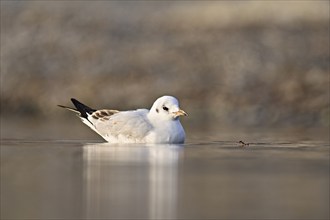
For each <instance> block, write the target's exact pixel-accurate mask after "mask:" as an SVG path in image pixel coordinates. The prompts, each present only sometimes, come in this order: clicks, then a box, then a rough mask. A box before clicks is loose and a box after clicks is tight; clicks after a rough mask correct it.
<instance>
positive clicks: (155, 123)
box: [60, 96, 187, 144]
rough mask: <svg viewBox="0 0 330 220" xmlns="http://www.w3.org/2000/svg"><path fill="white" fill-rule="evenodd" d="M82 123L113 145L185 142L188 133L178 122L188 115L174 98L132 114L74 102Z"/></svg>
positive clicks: (159, 100)
mask: <svg viewBox="0 0 330 220" xmlns="http://www.w3.org/2000/svg"><path fill="white" fill-rule="evenodd" d="M71 101H72V102H73V104H74V105H75V107H76V108H77V109H73V108H70V107H66V106H60V107H63V108H67V109H69V110H71V111H74V112H77V113H78V116H79V117H80V118H81V120H82V121H83V123H85V124H86V125H87V126H88V127H90V128H91V129H92V130H94V131H95V132H96V133H98V134H99V135H100V136H102V137H103V138H104V139H105V140H106V141H108V142H110V143H170V144H172V143H173V144H180V143H184V140H185V132H184V129H183V127H182V125H181V123H180V121H179V116H180V115H187V114H186V113H185V112H184V111H183V110H181V109H180V108H179V103H178V101H177V99H176V98H174V97H172V96H163V97H160V98H159V99H157V100H156V101H155V103H154V104H153V106H152V108H151V109H150V110H148V109H137V110H132V111H118V110H108V109H103V110H94V109H92V108H90V107H88V106H86V105H84V104H82V103H81V102H79V101H77V100H76V99H71Z"/></svg>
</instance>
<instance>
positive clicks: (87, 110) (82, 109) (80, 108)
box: [71, 98, 96, 118]
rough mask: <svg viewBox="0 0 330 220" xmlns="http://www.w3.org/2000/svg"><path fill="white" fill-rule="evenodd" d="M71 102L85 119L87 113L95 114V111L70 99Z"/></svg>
mask: <svg viewBox="0 0 330 220" xmlns="http://www.w3.org/2000/svg"><path fill="white" fill-rule="evenodd" d="M71 102H72V103H73V104H74V106H75V107H76V108H77V110H78V111H79V112H80V116H81V117H84V118H87V113H88V114H92V113H93V112H95V111H96V110H95V109H92V108H90V107H88V106H87V105H84V104H82V103H81V102H79V101H78V100H77V99H74V98H71Z"/></svg>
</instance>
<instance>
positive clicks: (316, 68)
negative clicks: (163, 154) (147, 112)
mask: <svg viewBox="0 0 330 220" xmlns="http://www.w3.org/2000/svg"><path fill="white" fill-rule="evenodd" d="M0 34H1V35H0V36H1V138H68V139H75V138H87V139H88V138H97V135H96V134H94V133H93V132H92V131H89V128H87V127H86V126H84V125H81V124H80V121H79V120H78V119H77V118H76V117H74V116H73V115H72V113H70V112H67V111H64V110H62V109H60V108H58V107H57V106H56V105H57V104H62V105H71V103H70V98H71V97H75V98H77V99H78V100H80V101H82V102H83V103H86V104H87V105H89V106H91V107H93V108H110V109H118V110H126V109H134V108H146V107H148V108H149V107H150V106H151V105H152V103H153V102H154V100H155V99H156V98H158V97H159V96H161V95H165V94H168V95H173V96H176V97H177V98H178V99H179V100H180V104H181V107H182V108H183V109H184V110H185V111H186V112H188V113H189V115H190V116H189V117H187V118H183V119H182V123H183V124H184V126H185V128H186V130H187V134H188V139H189V140H193V139H194V138H196V139H203V138H204V137H206V136H205V135H206V134H207V135H208V137H210V136H211V137H212V136H213V137H220V138H225V135H224V134H226V133H230V134H233V136H235V134H236V133H237V132H243V133H246V132H264V131H271V132H279V131H281V132H285V133H287V131H291V132H294V133H298V134H301V135H302V136H304V135H305V134H307V133H308V135H307V136H309V137H315V138H328V137H329V134H328V132H329V120H330V119H329V114H330V113H329V112H330V111H329V2H328V1H264V2H263V1H205V2H204V1H200V2H198V1H197V2H196V1H192V2H189V1H180V2H174V1H168V2H167V1H157V2H151V1H141V2H140V1H139V2H137V1H109V2H108V1H96V2H94V1H93V2H88V1H1V33H0ZM289 133H290V132H289ZM219 135H220V136H219ZM221 135H224V136H221Z"/></svg>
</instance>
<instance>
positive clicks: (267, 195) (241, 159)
mask: <svg viewBox="0 0 330 220" xmlns="http://www.w3.org/2000/svg"><path fill="white" fill-rule="evenodd" d="M1 218H2V219H17V218H21V219H28V218H32V219H50V218H52V219H55V218H56V219H59V218H65V219H83V218H86V219H98V218H104V219H111V218H115V219H137V218H139V219H178V218H181V219H206V218H213V219H233V218H239V219H267V218H273V219H274V218H276V219H327V218H329V143H328V142H324V141H300V142H263V143H250V145H249V146H245V147H242V145H241V144H239V143H237V142H232V141H228V142H227V141H208V142H205V143H188V144H185V145H150V146H146V145H110V144H106V143H87V141H25V140H12V139H6V140H2V142H1Z"/></svg>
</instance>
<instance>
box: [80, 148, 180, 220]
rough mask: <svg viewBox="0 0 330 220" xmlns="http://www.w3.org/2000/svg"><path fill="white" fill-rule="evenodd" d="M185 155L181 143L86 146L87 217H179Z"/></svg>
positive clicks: (85, 193) (85, 194) (85, 191)
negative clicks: (180, 170) (181, 163)
mask: <svg viewBox="0 0 330 220" xmlns="http://www.w3.org/2000/svg"><path fill="white" fill-rule="evenodd" d="M182 154H183V151H182V146H180V145H159V144H158V145H113V144H108V143H105V144H104V143H102V144H89V145H85V146H84V166H85V174H84V180H85V183H86V184H85V187H84V196H85V199H84V201H86V208H85V213H84V215H85V217H86V218H91V219H96V218H103V217H107V218H109V217H111V218H150V219H160V218H162V219H165V218H167V219H168V218H176V213H177V210H176V207H177V191H178V161H179V159H180V158H181V157H182Z"/></svg>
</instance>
